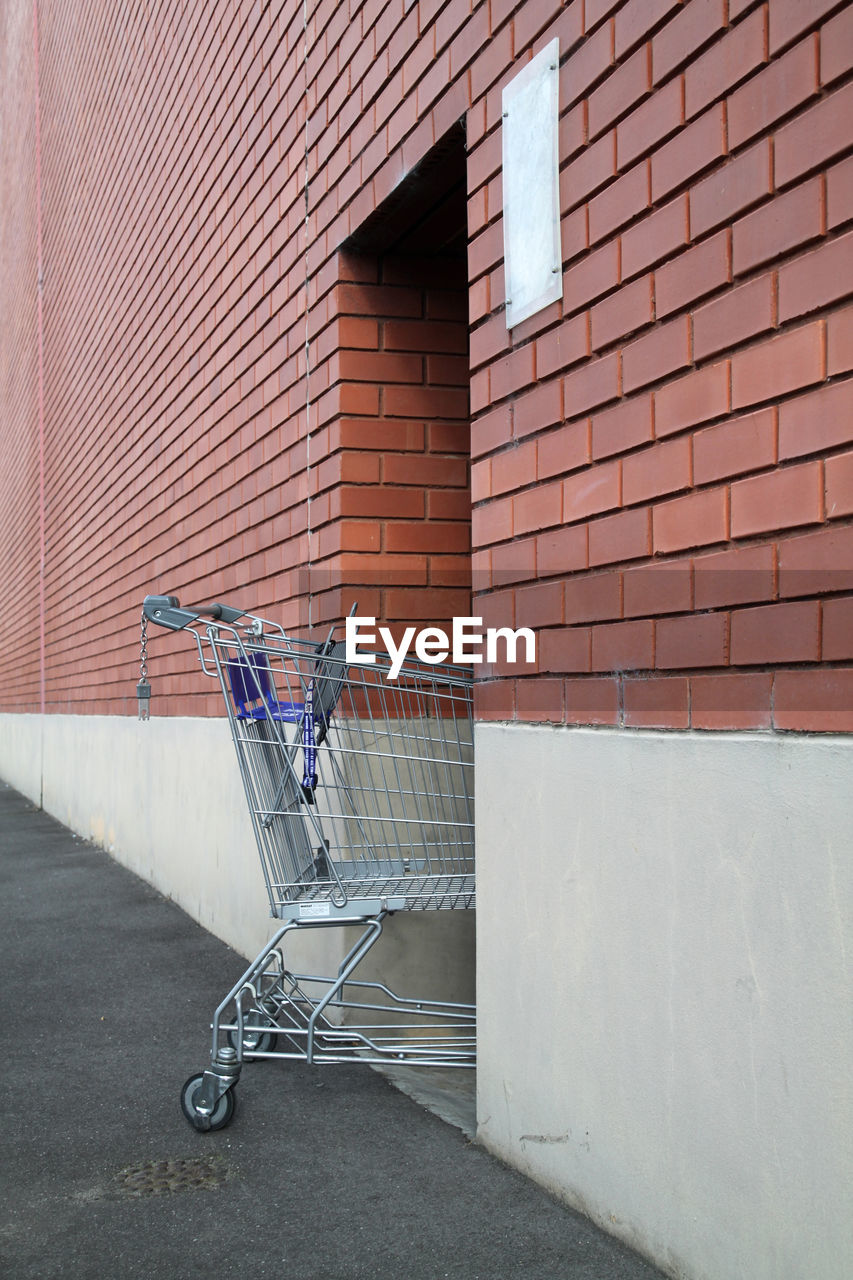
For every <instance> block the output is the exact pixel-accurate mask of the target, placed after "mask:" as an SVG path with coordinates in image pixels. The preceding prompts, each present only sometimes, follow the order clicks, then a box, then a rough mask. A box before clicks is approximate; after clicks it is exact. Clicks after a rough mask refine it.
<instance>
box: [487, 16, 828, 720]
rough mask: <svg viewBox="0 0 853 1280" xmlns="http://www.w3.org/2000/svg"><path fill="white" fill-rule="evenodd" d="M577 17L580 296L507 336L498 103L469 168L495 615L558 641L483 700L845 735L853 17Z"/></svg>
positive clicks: (549, 710)
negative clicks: (534, 670)
mask: <svg viewBox="0 0 853 1280" xmlns="http://www.w3.org/2000/svg"><path fill="white" fill-rule="evenodd" d="M553 8H554V11H555V12H556V11H557V10H558V9H560V6H553ZM530 11H531V14H532V13H533V12H535V13H536V14H538V15H543V14H544V7H543V6H536V7H533V6H531V7H530ZM580 16H581V7H580V6H579V5H570V6H568V7H567V8H564V9H562V10H561V12H560V14H559V16H558V17H557V18H556V20H555V22H554V23H552V24H551V25H550V26H549V27H548V28H547V29H546V30H545V31H544V32H543V33H542V34H541V36H540V37H539V38H538V39H536V40H535V41H534V48H536V47H537V46H538V45H539V44H541V43H543V42H544V40H545V39H547V38H548V37H549V36H550V35H552V34H560V36H561V51H562V52H563V55H564V56H563V61H562V66H561V96H560V105H561V119H560V130H561V132H560V159H561V175H560V177H561V206H562V215H563V216H562V231H563V252H564V297H563V303H562V306H559V305H557V306H554V307H552V308H550V309H549V311H548V312H546V313H543V314H542V315H541V316H539V317H535V318H533V319H531V320H529V321H527V322H525V324H523V325H521V326H519V327H518V328H517V329H515V330H513V331H512V333H511V334H510V335H507V333H506V328H505V324H504V318H503V314H502V309H501V304H502V301H503V296H504V295H503V275H502V267H501V258H502V243H501V234H500V233H501V221H500V208H501V206H500V156H501V152H500V127H499V114H500V101H499V98H498V96H497V90H495V91H494V92H492V93H491V94H489V95H487V98H486V104H485V130H486V132H485V134H484V136H483V138H482V140H481V141H480V142H479V143H478V145H477V146H476V148H475V149H474V152H473V155H472V159H471V202H470V208H471V211H472V224H471V231H472V245H471V269H472V283H471V298H472V320H473V322H474V327H473V329H472V333H471V352H472V368H473V375H472V391H473V408H474V419H473V424H472V442H473V443H472V454H473V458H474V463H473V471H472V490H473V495H474V500H475V508H474V546H475V555H474V568H475V579H476V581H477V582H479V583H482V582H483V580H484V578H486V577H488V580H489V585H490V589H489V591H488V592H487V593H486V594H484V595H482V596H481V597H480V598H479V601H478V608H479V609H481V610H482V611H483V612H484V614H485V615H486V616H487V617H489V619H490V620H494V621H496V622H504V623H505V622H507V621H509V620H513V621H514V623H515V625H517V626H520V625H528V626H534V627H540V628H544V629H543V630H541V631H540V633H539V642H540V647H539V661H538V673H537V674H531V673H530V670H529V669H521V668H518V667H516V668H515V669H514V670H504V671H501V670H497V671H495V672H493V673H492V674H493V675H494V676H495V677H499V678H496V679H494V680H493V681H491V682H489V683H487V684H485V685H484V687H483V688H481V689H480V691H479V707H480V714H481V715H482V716H483V717H485V718H499V719H518V720H557V721H566V722H568V723H581V724H588V723H592V724H611V725H617V724H621V725H628V726H661V727H666V728H687V727H694V728H701V729H712V728H713V729H718V728H723V729H732V728H758V729H766V728H777V729H816V730H833V729H834V730H844V729H847V730H849V729H851V728H853V670H851V666H850V661H851V659H853V627H851V622H853V601H851V598H850V596H849V594H845V593H849V592H850V590H851V587H853V529H851V527H850V515H851V513H853V454H851V452H850V442H851V439H853V415H852V414H851V408H853V382H852V381H851V380H850V378H849V371H850V370H851V368H853V347H851V344H850V341H849V334H850V333H851V332H853V309H851V308H850V307H849V306H845V305H844V304H845V300H846V299H849V297H850V294H851V292H853V236H851V235H850V231H849V225H850V219H851V216H853V202H851V198H850V197H851V194H853V185H851V184H853V161H851V160H850V159H847V160H845V159H844V152H845V150H848V151H849V150H850V143H851V140H853V139H851V134H850V130H849V128H848V126H847V123H846V122H847V121H848V120H849V111H850V101H849V99H850V93H851V91H853V86H851V85H850V84H849V83H848V81H849V77H850V69H851V64H853V13H851V10H850V7H849V6H847V5H842V6H839V5H837V4H826V3H822V4H809V5H805V4H796V3H793V2H789V3H784V2H782V3H773V2H771V3H769V4H763V3H760V4H748V3H747V4H744V3H739V4H735V3H732V4H729V5H727V4H726V3H724V2H723V0H688V3H685V4H680V3H678V2H677V0H661V2H660V3H654V4H652V3H648V0H628V2H627V3H622V4H618V3H604V2H599V3H594V2H593V0H587V3H586V5H585V11H584V17H585V26H584V27H583V28H581V27H580V25H579V23H580ZM513 25H514V31H515V40H516V48H518V33H519V27H520V25H521V24H520V22H519V21H518V18H516V20H515V21H514V24H513ZM534 25H538V24H534ZM531 34H532V32H531ZM569 45H571V47H569V48H568V57H565V52H566V50H567V46H569Z"/></svg>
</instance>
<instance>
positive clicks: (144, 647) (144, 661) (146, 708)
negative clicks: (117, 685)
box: [136, 612, 151, 720]
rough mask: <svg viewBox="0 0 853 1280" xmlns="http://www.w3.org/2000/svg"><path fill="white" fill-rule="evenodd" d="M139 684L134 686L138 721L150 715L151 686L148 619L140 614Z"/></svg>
mask: <svg viewBox="0 0 853 1280" xmlns="http://www.w3.org/2000/svg"><path fill="white" fill-rule="evenodd" d="M139 650H140V652H139V682H138V683H137V686H136V710H137V715H138V716H139V719H140V720H147V719H148V718H149V716H150V714H151V685H150V684H149V683H148V619H147V618H146V616H145V613H144V612H143V614H142V637H141V640H140V645H139Z"/></svg>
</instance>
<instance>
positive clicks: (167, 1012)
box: [0, 783, 660, 1280]
mask: <svg viewBox="0 0 853 1280" xmlns="http://www.w3.org/2000/svg"><path fill="white" fill-rule="evenodd" d="M243 967H244V965H243V962H242V960H241V959H240V957H238V956H237V955H236V954H235V953H234V952H233V951H231V950H230V949H229V948H228V947H226V946H225V945H224V944H223V943H221V942H219V941H217V939H215V938H214V937H212V936H211V935H210V934H208V933H206V932H205V931H204V930H203V929H202V928H201V927H200V926H199V925H197V924H195V923H193V921H192V920H190V919H189V918H188V917H187V916H186V915H185V914H184V913H183V912H182V911H181V910H179V909H178V908H177V907H176V906H174V904H172V903H171V902H169V901H167V900H166V899H164V898H163V897H161V896H160V894H158V893H157V892H155V891H154V890H153V889H152V888H150V886H148V885H147V884H145V883H144V882H143V881H141V880H139V879H137V878H136V877H135V876H133V875H131V874H130V873H129V872H127V871H125V870H124V869H123V868H122V867H120V866H119V865H118V864H117V863H115V862H113V861H112V860H111V859H110V858H109V857H108V856H107V855H106V854H104V853H103V852H101V851H100V850H99V849H96V848H95V847H93V846H92V845H90V844H87V843H86V842H84V841H82V840H80V839H78V838H76V837H75V836H73V835H72V834H71V833H70V832H69V831H67V830H66V829H65V828H64V827H61V826H60V825H59V824H58V823H57V822H55V821H54V820H53V819H51V818H49V817H48V816H47V815H45V814H44V813H42V812H40V811H39V810H38V809H35V808H34V807H33V806H32V805H31V804H30V803H29V802H28V801H26V800H25V799H24V798H23V797H22V796H20V795H18V794H17V793H16V792H15V791H13V790H11V788H9V787H7V786H5V784H3V783H0V972H2V975H3V980H2V1004H3V1025H4V1026H5V1028H6V1032H5V1035H4V1037H3V1050H2V1061H3V1066H2V1072H0V1078H2V1114H3V1139H4V1140H3V1154H2V1159H0V1194H1V1195H2V1207H0V1274H2V1275H3V1276H4V1277H9V1280H29V1278H31V1277H32V1278H38V1280H50V1278H52V1277H57V1276H63V1277H64V1276H68V1277H73V1278H74V1280H100V1278H101V1277H104V1278H109V1280H113V1278H116V1277H121V1278H122V1280H135V1278H137V1277H139V1278H141V1277H146V1280H147V1278H148V1277H150V1276H151V1275H157V1276H159V1277H162V1278H163V1280H173V1278H174V1280H185V1278H189V1277H195V1276H205V1277H209V1276H216V1277H230V1276H238V1275H239V1276H241V1277H242V1276H250V1277H253V1276H273V1275H275V1276H277V1277H286V1280H361V1278H362V1277H364V1278H365V1280H367V1278H368V1277H369V1278H370V1280H449V1278H451V1277H452V1278H454V1280H652V1278H653V1277H659V1276H660V1273H659V1272H658V1271H656V1270H655V1269H654V1268H652V1267H651V1266H649V1265H648V1264H647V1263H645V1262H644V1261H643V1260H642V1259H640V1258H639V1257H637V1256H636V1255H634V1254H632V1253H631V1252H630V1251H629V1250H627V1249H626V1248H625V1247H624V1246H623V1245H621V1244H619V1243H618V1242H616V1241H614V1240H612V1239H610V1238H609V1237H608V1236H606V1235H604V1234H603V1233H602V1232H600V1231H599V1230H598V1229H597V1228H595V1227H594V1226H592V1225H591V1224H590V1223H589V1222H588V1221H587V1220H585V1219H584V1218H582V1217H580V1216H579V1215H577V1214H575V1213H572V1212H571V1211H569V1210H568V1209H566V1208H564V1207H562V1206H561V1205H559V1204H558V1203H556V1202H555V1201H554V1200H552V1199H550V1198H549V1197H548V1196H547V1195H546V1194H545V1193H544V1192H543V1191H541V1190H540V1189H539V1188H538V1187H536V1186H535V1185H534V1184H533V1183H531V1182H529V1181H527V1180H526V1179H525V1178H523V1177H521V1176H520V1175H518V1174H516V1173H515V1172H513V1171H512V1170H510V1169H508V1168H506V1167H504V1166H503V1165H502V1164H500V1163H499V1162H498V1161H496V1160H494V1159H493V1158H492V1157H491V1156H489V1155H488V1154H487V1153H486V1152H484V1151H483V1150H481V1149H480V1148H478V1147H477V1146H476V1145H474V1144H472V1143H471V1142H470V1141H469V1140H468V1139H467V1138H466V1137H465V1135H464V1134H463V1133H462V1132H461V1131H460V1130H459V1129H458V1128H455V1127H453V1126H452V1125H450V1124H447V1123H445V1122H444V1121H443V1120H441V1119H439V1118H438V1117H437V1116H436V1115H433V1114H431V1113H430V1112H429V1111H427V1110H425V1109H424V1107H423V1106H421V1105H419V1104H418V1103H417V1102H415V1101H413V1100H412V1099H411V1098H409V1097H407V1096H405V1095H404V1094H403V1093H401V1092H399V1091H398V1090H397V1089H395V1088H394V1087H392V1085H391V1084H390V1083H389V1082H388V1081H387V1080H386V1079H384V1078H383V1077H382V1076H381V1075H379V1074H378V1073H377V1072H375V1071H373V1070H371V1069H370V1068H368V1067H361V1066H343V1067H333V1068H325V1069H323V1068H311V1067H307V1066H303V1065H301V1064H290V1063H276V1062H263V1063H254V1064H249V1065H247V1067H246V1069H245V1070H244V1072H243V1076H242V1078H241V1080H240V1084H239V1086H238V1090H239V1096H238V1106H237V1110H236V1114H235V1117H234V1120H233V1122H232V1123H231V1124H230V1125H229V1127H228V1128H226V1129H223V1130H221V1131H219V1132H217V1133H207V1134H200V1133H196V1132H195V1131H194V1130H193V1129H191V1128H190V1127H189V1125H188V1124H187V1122H186V1121H185V1120H184V1118H183V1116H182V1114H181V1111H180V1107H179V1103H178V1095H179V1091H180V1088H181V1085H182V1084H183V1082H184V1080H185V1079H186V1077H187V1076H188V1075H190V1074H191V1073H192V1072H194V1071H198V1070H201V1069H203V1067H204V1066H205V1055H206V1052H207V1039H208V1036H207V1026H208V1023H209V1019H210V1014H211V1012H212V1010H213V1009H214V1007H215V1006H216V1004H218V1002H219V999H220V998H221V996H222V995H224V993H225V992H226V991H227V990H228V989H229V988H230V987H231V985H232V983H233V981H234V980H235V978H236V977H237V976H238V975H239V973H240V972H242V969H243ZM462 1110H463V1112H464V1106H463V1108H462Z"/></svg>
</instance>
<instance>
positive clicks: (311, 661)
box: [142, 596, 475, 1129]
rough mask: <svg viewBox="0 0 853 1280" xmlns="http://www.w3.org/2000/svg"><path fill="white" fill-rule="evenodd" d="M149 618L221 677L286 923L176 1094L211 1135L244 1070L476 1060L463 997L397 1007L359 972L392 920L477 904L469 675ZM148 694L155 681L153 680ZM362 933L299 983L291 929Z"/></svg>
mask: <svg viewBox="0 0 853 1280" xmlns="http://www.w3.org/2000/svg"><path fill="white" fill-rule="evenodd" d="M142 615H143V624H142V625H143V643H145V639H146V627H147V623H148V622H149V621H150V622H153V623H157V624H159V625H160V626H162V627H166V628H167V629H169V630H172V631H188V632H190V633H191V634H192V636H193V637H194V640H195V643H196V645H197V647H198V654H199V658H200V661H201V666H202V670H203V671H204V672H205V673H206V674H207V675H209V676H212V677H215V678H216V679H217V680H218V681H219V685H220V688H221V690H222V694H223V697H224V701H225V707H226V710H227V714H228V723H229V725H230V728H231V734H232V738H233V741H234V746H235V748H236V751H237V759H238V761H239V766H240V773H241V776H242V780H243V786H244V788H245V792H246V798H247V801H248V805H249V812H250V815H251V819H252V826H253V829H254V834H255V838H256V841H257V846H258V852H259V854H260V860H261V867H262V869H263V874H264V880H265V883H266V887H267V893H268V896H269V904H270V911H271V914H272V915H273V916H274V917H276V918H277V919H279V920H280V921H282V924H281V927H280V928H279V929H278V931H277V932H276V933H275V934H274V936H273V937H272V938H271V939H270V941H269V943H268V944H267V945H266V946H265V947H264V949H263V951H262V952H261V953H260V955H259V956H257V958H256V959H255V960H254V961H253V962H252V964H251V965H250V966H249V967H248V969H247V970H246V972H245V973H244V974H243V975H242V977H241V978H240V979H239V981H238V982H237V983H236V984H235V985H234V986H233V987H232V989H231V990H230V991H229V992H228V994H227V996H226V997H225V999H224V1000H223V1001H222V1003H221V1004H220V1005H219V1007H218V1008H217V1009H216V1012H215V1013H214V1016H213V1024H212V1040H211V1051H210V1066H209V1067H208V1068H207V1069H206V1070H205V1071H203V1072H199V1073H197V1074H195V1075H193V1076H191V1077H190V1079H189V1080H188V1081H187V1082H186V1084H185V1085H184V1087H183V1089H182V1091H181V1106H182V1108H183V1111H184V1114H185V1116H186V1117H187V1119H188V1120H189V1122H190V1124H192V1125H193V1126H194V1127H195V1128H196V1129H221V1128H222V1127H223V1126H224V1125H226V1124H228V1122H229V1120H230V1119H231V1116H232V1114H233V1110H234V1086H235V1084H236V1082H237V1080H238V1078H239V1075H240V1070H241V1067H242V1064H243V1062H244V1061H246V1060H251V1059H259V1058H276V1059H296V1060H300V1061H303V1062H309V1063H336V1062H353V1061H365V1062H373V1063H385V1064H395V1065H399V1064H401V1063H408V1064H419V1065H422V1066H453V1067H471V1066H473V1065H474V1061H475V1011H474V1006H473V1005H467V1004H458V1003H446V1002H438V1001H434V1000H422V999H415V998H405V997H401V996H399V995H397V994H395V993H394V992H393V991H392V990H391V989H390V988H389V987H388V986H387V985H385V984H384V983H382V982H378V981H367V980H363V979H360V978H358V977H356V976H355V975H356V971H357V970H358V967H359V965H361V964H362V962H363V961H364V959H365V957H366V956H367V955H368V953H369V952H370V951H371V950H372V948H373V947H374V946H375V944H376V943H377V941H378V940H379V938H380V936H381V934H382V928H383V922H384V921H385V919H386V917H387V916H388V915H389V914H391V913H392V912H396V911H436V910H460V909H462V910H465V909H470V908H472V907H473V906H474V828H473V742H472V733H471V702H472V683H471V676H470V673H469V672H468V671H466V670H465V669H464V668H460V667H454V666H448V665H438V664H426V663H419V662H409V663H406V664H405V665H404V666H403V668H402V669H401V671H400V672H399V674H398V675H397V677H396V678H395V679H391V678H390V676H389V670H390V667H391V662H390V659H389V658H388V656H387V655H382V654H375V655H373V661H372V662H371V661H370V660H369V656H368V657H367V658H365V659H363V660H362V661H360V662H359V663H358V664H352V663H348V662H347V660H346V650H345V645H344V644H343V643H342V642H340V641H335V640H334V638H333V633H332V634H330V635H329V637H328V639H327V640H326V641H325V643H318V642H314V641H308V640H297V639H294V638H292V637H291V636H289V635H287V634H286V633H285V631H284V630H283V629H282V628H281V627H280V626H278V625H277V624H276V623H274V622H270V621H268V620H266V619H263V618H259V617H255V616H253V615H251V614H247V613H244V612H242V611H241V610H239V609H235V608H231V607H229V606H227V605H223V604H213V605H204V606H200V607H198V608H181V606H180V604H179V601H178V599H177V597H175V596H147V597H146V598H145V601H144V604H143V610H142ZM146 687H147V685H146ZM352 925H357V926H359V931H358V936H357V939H356V941H355V943H354V944H353V945H352V946H351V947H350V948H349V949H348V950H347V952H346V955H345V957H344V959H343V961H342V962H341V964H340V966H339V967H338V969H337V971H336V972H335V973H334V974H332V975H327V976H321V975H316V974H306V973H293V972H291V970H290V969H289V968H288V967H287V965H286V963H285V956H284V945H283V944H284V940H285V936H286V935H287V934H288V933H291V932H294V931H300V930H306V929H335V928H337V929H340V928H342V927H345V926H352Z"/></svg>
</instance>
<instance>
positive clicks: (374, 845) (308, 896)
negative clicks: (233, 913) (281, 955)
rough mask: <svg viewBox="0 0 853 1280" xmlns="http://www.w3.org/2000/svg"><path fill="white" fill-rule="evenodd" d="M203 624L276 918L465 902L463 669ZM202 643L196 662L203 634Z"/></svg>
mask: <svg viewBox="0 0 853 1280" xmlns="http://www.w3.org/2000/svg"><path fill="white" fill-rule="evenodd" d="M267 625H268V624H265V626H264V633H263V634H260V635H257V634H256V635H250V634H249V628H236V627H234V628H231V627H223V626H209V627H207V628H206V630H205V633H204V637H203V636H202V634H201V633H197V636H198V641H199V647H200V650H201V654H202V663H203V665H204V666H205V668H206V669H209V670H211V673H212V670H213V669H214V668H215V671H216V674H217V675H218V677H219V680H220V684H221V687H222V692H223V695H224V698H225V703H226V707H227V709H228V718H229V723H230V726H231V731H232V735H233V738H234V745H235V747H236V750H237V755H238V759H239V762H240V770H241V774H242V778H243V783H244V786H245V790H246V797H247V800H248V803H249V809H250V813H251V815H252V821H253V824H254V829H255V834H256V837H257V841H258V849H259V853H260V857H261V863H262V866H263V870H264V876H265V880H266V885H267V890H268V893H269V897H270V906H271V909H272V911H273V914H275V915H277V916H279V917H281V918H284V919H288V918H293V919H309V918H312V917H315V918H322V917H323V916H325V915H332V914H335V915H337V914H364V913H367V912H369V911H375V910H380V909H389V910H403V909H404V910H410V911H413V910H421V911H427V910H441V909H457V908H467V907H472V906H473V905H474V830H473V817H474V815H473V763H474V761H473V738H472V731H471V706H472V682H471V677H470V675H469V674H468V673H467V672H466V671H465V670H464V669H462V668H458V667H448V666H443V665H442V666H438V665H435V666H432V665H427V664H419V663H418V664H413V663H410V664H407V665H406V666H404V667H403V669H402V670H401V671H400V673H399V676H398V677H397V678H396V679H395V680H391V679H390V678H389V674H388V672H389V667H390V662H389V660H388V659H387V657H385V658H383V656H382V655H376V662H375V664H374V665H357V666H356V665H350V664H348V663H347V661H346V657H345V653H344V646H343V645H342V644H336V645H332V646H329V645H326V646H321V645H317V644H314V643H310V642H307V641H298V640H293V639H292V638H290V637H287V636H286V635H284V633H281V632H278V633H276V634H268V633H267V631H266V626H267ZM205 640H206V641H207V644H209V646H210V652H212V659H213V663H212V667H211V666H210V665H209V664H208V661H207V654H206V653H205V649H206V645H205V643H204V641H205Z"/></svg>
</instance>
